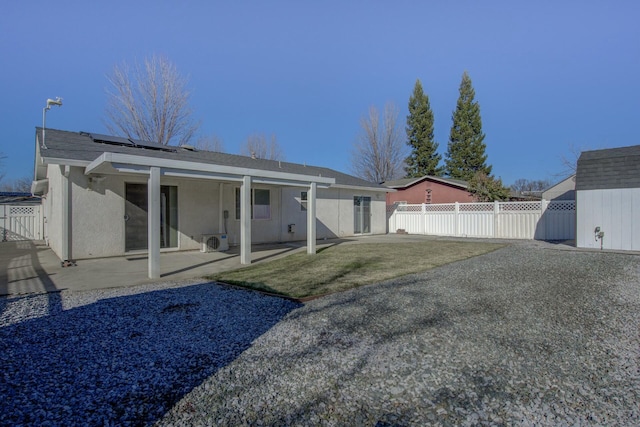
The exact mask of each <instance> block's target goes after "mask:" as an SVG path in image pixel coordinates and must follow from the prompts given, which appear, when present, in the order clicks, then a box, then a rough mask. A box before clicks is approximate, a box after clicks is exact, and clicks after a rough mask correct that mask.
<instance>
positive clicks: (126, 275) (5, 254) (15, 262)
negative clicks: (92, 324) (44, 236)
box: [0, 241, 304, 295]
mask: <svg viewBox="0 0 640 427" xmlns="http://www.w3.org/2000/svg"><path fill="white" fill-rule="evenodd" d="M298 250H304V246H303V245H297V244H295V245H285V244H281V245H268V246H267V245H256V246H254V248H253V261H254V263H257V262H261V261H265V260H268V259H274V258H276V257H279V256H285V255H287V254H289V253H292V252H295V251H298ZM147 263H148V259H147V255H146V254H140V255H129V256H123V257H111V258H97V259H85V260H78V261H76V265H75V266H69V267H62V266H61V263H60V259H59V258H58V257H57V256H56V255H55V253H54V252H53V251H52V250H51V249H50V248H49V247H47V246H46V245H45V244H44V243H43V242H31V241H19V242H2V243H0V295H24V294H33V293H42V292H56V291H61V290H73V291H86V290H95V289H107V288H117V287H126V286H133V285H139V284H143V283H149V282H152V280H150V279H149V278H148V276H147V274H148V264H147ZM160 266H161V276H160V280H153V281H155V282H158V281H173V280H184V279H194V278H200V277H204V276H207V275H210V274H214V273H217V272H220V271H226V270H231V269H236V268H241V267H242V266H241V265H240V257H239V254H238V250H237V248H232V249H231V250H230V251H228V252H209V253H202V252H199V251H181V252H165V253H162V254H161V255H160Z"/></svg>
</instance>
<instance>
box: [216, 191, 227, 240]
mask: <svg viewBox="0 0 640 427" xmlns="http://www.w3.org/2000/svg"><path fill="white" fill-rule="evenodd" d="M223 196H224V184H223V183H222V182H221V183H220V184H219V185H218V233H226V232H227V230H225V229H224V197H223Z"/></svg>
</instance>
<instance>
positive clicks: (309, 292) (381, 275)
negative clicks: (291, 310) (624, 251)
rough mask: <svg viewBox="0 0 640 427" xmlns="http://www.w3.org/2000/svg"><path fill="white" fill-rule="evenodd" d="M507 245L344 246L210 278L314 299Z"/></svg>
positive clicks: (468, 243) (294, 255)
mask: <svg viewBox="0 0 640 427" xmlns="http://www.w3.org/2000/svg"><path fill="white" fill-rule="evenodd" d="M504 246H505V245H503V244H497V243H489V242H448V241H429V242H420V243H390V244H372V243H363V244H338V245H334V246H329V247H326V248H321V249H319V250H318V252H317V254H316V255H315V256H309V255H307V254H306V253H296V254H293V255H290V256H287V257H285V258H280V259H277V260H274V261H271V262H266V263H261V264H256V265H252V266H249V267H245V268H241V269H238V270H234V271H228V272H223V273H219V274H216V275H213V276H209V278H210V279H212V280H216V281H220V282H225V283H229V284H232V285H237V286H242V287H247V288H251V289H258V290H262V291H266V292H272V293H275V294H280V295H285V296H288V297H293V298H311V297H315V296H320V295H326V294H331V293H334V292H340V291H344V290H346V289H350V288H354V287H358V286H362V285H367V284H371V283H376V282H380V281H383V280H387V279H392V278H394V277H398V276H404V275H406V274H411V273H419V272H422V271H425V270H429V269H431V268H434V267H437V266H440V265H444V264H449V263H451V262H455V261H459V260H462V259H466V258H470V257H473V256H477V255H482V254H485V253H487V252H491V251H494V250H496V249H499V248H501V247H504Z"/></svg>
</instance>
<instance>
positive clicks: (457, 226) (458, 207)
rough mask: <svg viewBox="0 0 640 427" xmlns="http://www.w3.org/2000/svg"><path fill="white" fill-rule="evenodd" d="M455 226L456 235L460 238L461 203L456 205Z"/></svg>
mask: <svg viewBox="0 0 640 427" xmlns="http://www.w3.org/2000/svg"><path fill="white" fill-rule="evenodd" d="M454 215H455V218H456V221H455V226H456V232H455V235H456V236H459V235H460V203H458V202H456V203H455V214H454Z"/></svg>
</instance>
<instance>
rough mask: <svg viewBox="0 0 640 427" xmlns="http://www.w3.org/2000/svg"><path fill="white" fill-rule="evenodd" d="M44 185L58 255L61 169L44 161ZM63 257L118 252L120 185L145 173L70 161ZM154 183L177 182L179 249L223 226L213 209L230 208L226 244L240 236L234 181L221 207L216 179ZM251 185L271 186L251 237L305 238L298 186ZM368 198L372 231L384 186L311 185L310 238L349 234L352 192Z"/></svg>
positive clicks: (379, 229)
mask: <svg viewBox="0 0 640 427" xmlns="http://www.w3.org/2000/svg"><path fill="white" fill-rule="evenodd" d="M50 169H51V172H50V174H49V175H50V177H49V179H50V181H49V182H50V183H49V186H50V190H49V194H48V195H47V200H48V201H49V202H51V203H52V205H51V207H52V209H51V210H50V212H51V213H50V215H49V218H48V221H49V222H50V224H49V239H50V245H51V247H52V248H53V249H54V251H55V252H56V253H57V254H58V255H59V256H60V251H61V247H62V243H61V242H62V235H61V233H60V229H61V224H62V218H61V216H60V215H61V206H60V201H61V193H60V187H61V185H62V182H63V177H62V174H61V172H60V168H58V167H57V166H56V167H50ZM69 180H70V182H71V185H70V190H69V198H70V200H71V204H70V215H71V218H72V223H71V227H70V233H69V234H70V245H69V250H70V257H71V258H72V259H83V258H94V257H106V256H118V255H123V254H124V253H125V221H124V216H125V185H126V183H140V184H146V183H147V177H146V176H145V175H107V176H104V177H103V178H101V179H98V180H96V179H90V178H89V177H87V176H85V175H84V170H83V169H82V168H77V167H72V168H71V170H70V174H69ZM161 185H163V186H164V185H171V186H176V187H177V188H178V192H177V197H178V247H177V249H179V250H196V249H199V248H200V240H201V236H202V234H212V233H219V232H225V230H224V226H223V227H222V228H220V215H221V212H222V211H223V210H227V211H228V212H229V217H228V219H227V220H226V232H227V234H228V239H229V243H230V244H231V245H235V244H238V243H239V241H240V221H238V220H236V214H235V191H236V188H239V183H224V184H223V186H222V195H223V196H222V200H223V206H222V209H220V207H219V200H220V198H219V191H220V182H218V181H208V180H190V179H182V178H171V177H164V176H163V177H162V178H161ZM252 188H253V189H257V188H260V189H268V190H269V191H270V203H271V218H270V219H266V220H259V219H255V220H253V221H252V225H251V228H252V233H251V235H252V242H253V243H268V242H281V241H300V240H305V239H306V236H307V213H306V211H302V209H301V207H300V206H301V203H300V193H301V191H304V190H305V189H304V188H302V187H277V186H265V185H257V184H256V185H252ZM354 196H370V197H371V199H372V203H371V205H372V206H371V209H372V216H371V228H372V233H374V234H383V233H386V210H385V196H384V193H383V192H371V191H354V190H345V189H336V188H331V189H318V198H317V211H316V214H317V220H318V222H317V225H316V227H317V238H319V239H322V238H333V237H344V236H352V235H353V233H354V219H353V212H354V211H353V209H354V208H353V197H354ZM289 224H296V227H295V228H296V231H295V233H293V234H291V233H288V230H287V228H288V225H289Z"/></svg>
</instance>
